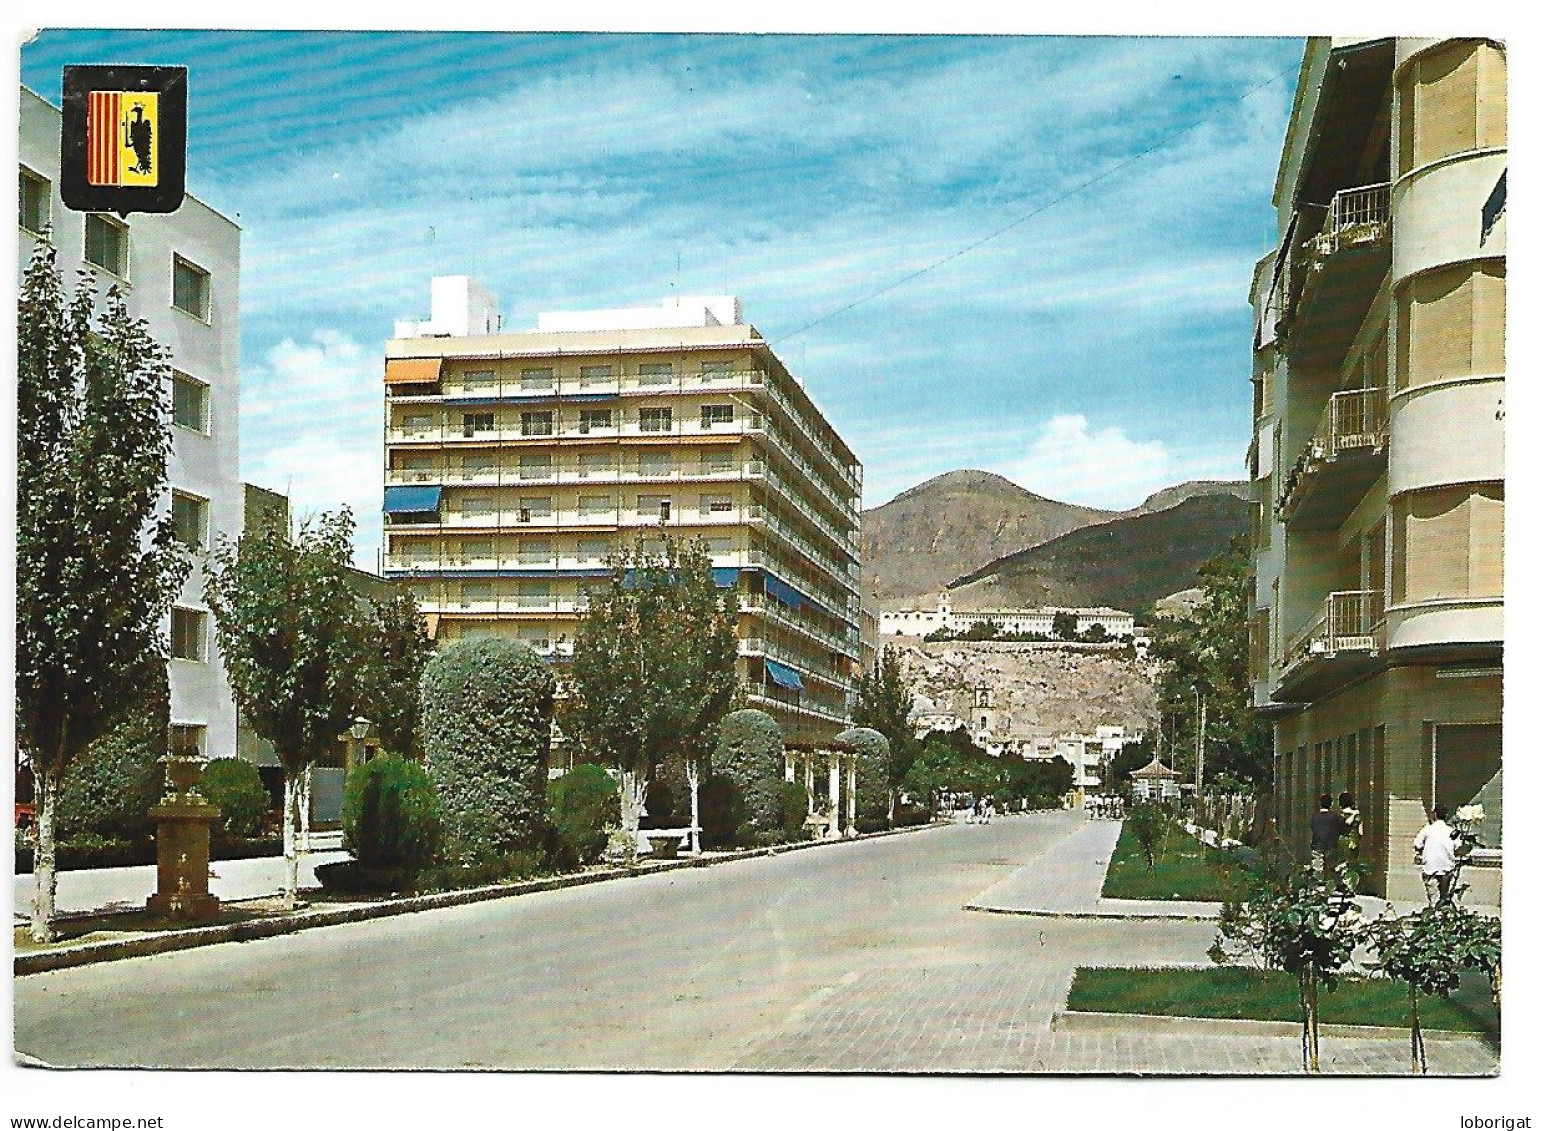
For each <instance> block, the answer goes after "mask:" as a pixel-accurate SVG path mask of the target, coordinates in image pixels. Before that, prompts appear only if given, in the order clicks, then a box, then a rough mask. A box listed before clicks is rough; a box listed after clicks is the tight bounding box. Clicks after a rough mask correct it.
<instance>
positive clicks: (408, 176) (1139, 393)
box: [21, 30, 1303, 566]
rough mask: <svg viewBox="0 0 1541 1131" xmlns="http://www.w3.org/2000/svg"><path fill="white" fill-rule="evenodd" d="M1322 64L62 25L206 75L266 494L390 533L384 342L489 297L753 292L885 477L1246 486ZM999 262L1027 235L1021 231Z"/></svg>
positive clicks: (1102, 485)
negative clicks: (1287, 207) (1305, 109)
mask: <svg viewBox="0 0 1541 1131" xmlns="http://www.w3.org/2000/svg"><path fill="white" fill-rule="evenodd" d="M1302 50H1303V42H1302V41H1300V40H1298V39H1270V38H1247V39H1237V38H1229V39H1227V38H1093V37H1014V36H975V37H964V36H829V35H813V36H784V35H776V36H772V35H642V34H626V35H621V34H555V33H538V34H502V33H495V34H473V33H418V32H369V33H320V32H303V33H277V32H180V33H179V32H165V31H161V32H132V33H130V32H103V31H86V30H67V31H45V32H42V33H41V34H40V35H39V36H37V37H36V38H35V39H34V40H32V41H31V42H29V43H27V44H26V45H25V46H24V47H23V50H22V58H21V77H22V81H23V82H24V83H25V84H26V85H27V86H29V87H31V88H32V89H33V90H35V91H37V92H38V93H39V94H41V95H43V96H44V97H45V98H47V99H49V100H50V101H52V102H54V103H55V104H57V102H58V99H59V86H60V70H61V68H62V66H63V65H64V64H66V63H95V62H102V63H106V62H142V63H178V64H185V65H186V66H187V67H188V68H189V154H188V185H189V190H190V191H191V192H192V193H193V194H194V195H196V196H198V197H199V198H200V199H202V200H204V201H205V202H207V203H209V204H211V205H212V206H214V207H215V208H217V209H219V210H220V211H222V212H224V213H226V214H227V215H229V216H231V217H232V218H234V219H236V220H237V221H238V222H239V224H240V225H241V229H242V246H241V255H242V268H241V281H240V285H241V421H240V429H241V437H240V441H241V474H242V478H243V479H245V480H247V481H250V482H255V483H258V484H260V485H263V486H266V487H270V488H274V489H277V490H281V491H286V492H288V493H289V494H290V496H291V499H292V501H293V503H294V506H295V508H296V510H297V511H299V512H302V513H303V512H307V511H314V510H318V509H322V508H331V507H335V506H338V505H341V504H346V505H348V506H350V507H351V508H352V509H353V511H354V513H355V515H356V516H357V518H358V520H359V532H358V540H357V560H358V561H359V563H360V564H362V565H365V566H373V565H374V564H375V552H376V550H377V549H378V547H379V542H380V517H379V509H380V498H381V460H382V445H381V436H380V427H381V417H382V409H381V404H382V385H381V373H382V370H383V360H382V359H383V344H384V342H385V341H386V340H387V339H388V338H389V337H390V336H391V333H392V326H393V322H394V321H395V320H396V319H398V318H414V317H426V316H427V314H428V285H429V279H430V277H431V276H433V275H435V274H443V275H453V274H468V275H471V276H473V277H475V278H476V279H478V280H479V281H481V282H482V283H484V284H485V285H487V286H488V287H489V288H491V290H492V291H493V292H494V293H495V294H496V295H497V296H498V297H499V300H500V304H501V308H502V311H503V314H504V325H505V326H506V327H508V328H510V329H526V328H529V327H531V326H533V325H534V323H535V320H536V316H537V315H538V313H539V312H541V311H546V310H571V309H592V308H603V307H616V306H643V305H656V304H658V303H659V302H661V301H662V300H663V299H665V298H666V297H668V296H670V295H673V294H734V295H737V296H738V297H739V298H740V299H741V300H742V302H743V307H744V312H745V316H746V318H747V320H748V321H749V322H751V323H752V324H753V325H754V326H755V327H756V328H757V329H758V330H759V331H760V333H761V334H762V335H763V336H764V337H765V338H767V339H768V340H769V341H770V342H771V344H772V347H773V348H774V349H775V350H776V352H777V353H778V354H779V355H780V356H781V357H782V359H783V360H784V361H785V362H786V363H787V364H788V366H789V367H790V368H791V370H792V371H793V372H794V373H795V374H796V375H797V376H798V377H799V378H800V379H801V380H802V381H803V382H804V383H805V385H806V387H807V389H808V391H809V392H810V394H811V395H812V396H813V398H814V400H815V401H816V402H817V403H818V405H819V406H820V407H821V408H822V409H823V411H824V412H825V414H826V415H827V416H828V417H829V419H830V420H831V422H832V423H833V424H834V426H835V427H836V428H837V429H838V430H839V431H840V433H841V435H842V436H843V437H844V438H845V439H846V441H847V442H848V443H849V444H850V445H851V447H852V449H853V450H854V451H855V452H856V454H857V456H858V457H859V458H860V459H861V460H862V462H863V463H864V465H865V480H866V489H865V500H864V503H865V505H866V506H868V507H871V506H875V505H878V504H880V503H883V502H885V501H887V500H888V499H890V498H892V497H893V496H894V495H895V494H897V493H898V492H900V491H902V490H905V489H907V488H909V487H912V486H914V485H915V484H917V483H920V482H921V481H923V480H925V479H927V478H929V477H931V476H933V475H937V474H940V473H942V472H945V471H950V470H954V469H957V468H980V469H983V470H987V471H993V472H997V473H999V474H1001V475H1004V476H1006V477H1008V478H1010V479H1012V480H1014V481H1016V482H1017V483H1019V484H1021V485H1022V486H1024V487H1026V488H1028V489H1029V490H1032V491H1035V492H1037V493H1039V494H1043V495H1047V496H1050V497H1052V498H1057V499H1062V500H1065V501H1068V502H1076V503H1083V504H1087V505H1092V506H1098V507H1109V508H1122V507H1129V506H1134V505H1136V504H1138V503H1139V502H1140V501H1141V500H1142V499H1143V498H1144V497H1145V496H1146V495H1148V494H1150V493H1151V492H1153V491H1155V490H1157V489H1159V488H1161V487H1164V486H1168V485H1171V484H1173V483H1177V482H1181V481H1183V480H1187V479H1196V478H1239V477H1241V475H1242V474H1243V473H1244V472H1243V456H1244V454H1245V451H1246V446H1247V442H1248V440H1249V438H1250V411H1251V391H1250V385H1249V377H1250V371H1251V370H1250V336H1251V333H1250V325H1251V320H1250V313H1249V310H1248V306H1247V289H1248V280H1249V278H1250V274H1251V270H1252V266H1253V264H1254V263H1255V261H1256V260H1257V259H1258V258H1259V257H1260V256H1262V255H1263V254H1265V253H1266V252H1267V251H1268V250H1269V249H1270V248H1271V246H1272V245H1273V243H1274V242H1275V227H1274V218H1273V213H1272V209H1271V206H1270V196H1271V193H1272V188H1273V181H1274V174H1275V171H1276V168H1277V164H1278V158H1279V151H1280V148H1281V145H1282V142H1283V134H1284V128H1285V125H1286V123H1287V121H1288V116H1289V106H1290V100H1291V98H1292V97H1293V91H1294V84H1295V77H1296V73H1297V70H1298V67H1299V62H1300V56H1301V52H1302ZM992 237H993V238H992Z"/></svg>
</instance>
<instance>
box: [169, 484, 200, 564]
mask: <svg viewBox="0 0 1541 1131" xmlns="http://www.w3.org/2000/svg"><path fill="white" fill-rule="evenodd" d="M171 525H172V529H173V530H174V531H175V532H176V539H177V541H178V542H180V543H182V545H184V546H187V547H188V548H189V549H193V550H201V549H203V547H204V543H206V542H207V541H208V537H209V501H208V500H207V499H200V498H198V497H197V496H196V495H184V494H182V492H180V491H173V492H171Z"/></svg>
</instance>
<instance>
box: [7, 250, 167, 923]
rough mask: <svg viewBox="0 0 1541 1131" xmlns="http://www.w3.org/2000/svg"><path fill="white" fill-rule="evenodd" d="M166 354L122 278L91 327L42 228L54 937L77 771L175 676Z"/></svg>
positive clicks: (43, 901) (26, 369) (37, 693)
mask: <svg viewBox="0 0 1541 1131" xmlns="http://www.w3.org/2000/svg"><path fill="white" fill-rule="evenodd" d="M169 377H170V373H169V369H168V355H167V353H166V351H165V350H164V349H163V348H162V347H161V346H159V345H158V344H157V343H156V342H155V341H154V339H152V338H151V337H150V334H149V332H148V330H147V329H146V327H145V324H144V322H143V321H142V320H139V319H135V318H132V317H130V315H129V312H128V308H127V306H126V305H125V304H124V301H123V296H122V295H121V293H120V292H119V291H118V289H117V288H116V287H113V288H111V289H109V290H108V292H107V295H106V301H105V303H104V305H103V309H102V311H101V313H100V316H99V317H97V318H96V319H95V326H94V328H93V297H92V288H91V285H90V284H89V283H88V282H82V284H81V285H80V286H77V288H76V290H75V293H74V295H73V296H72V297H68V298H67V297H66V295H65V291H64V285H63V282H62V280H61V278H60V274H59V271H58V269H57V266H56V261H55V253H54V248H53V247H52V245H50V244H48V243H46V242H40V243H39V245H38V249H37V251H36V252H35V253H34V254H33V257H32V260H31V262H30V263H29V264H28V267H27V270H26V273H25V275H24V277H23V279H22V286H21V293H20V298H19V301H18V304H17V429H16V471H17V483H18V487H19V490H18V491H17V497H16V621H15V623H16V699H17V720H16V721H17V727H16V729H17V744H18V748H19V752H20V753H21V754H23V755H24V756H25V757H26V759H27V762H28V764H29V765H30V767H31V770H32V774H33V778H34V781H35V783H36V800H37V826H38V827H37V849H36V855H35V860H34V866H33V874H34V877H35V883H36V896H35V898H34V900H33V910H32V923H31V934H32V938H33V939H35V940H36V941H38V942H46V941H49V940H51V939H52V938H53V917H54V907H55V903H54V896H55V885H56V868H55V864H56V859H57V857H56V844H55V819H56V815H57V806H58V799H59V791H60V786H61V784H62V782H63V779H64V774H65V772H66V771H67V770H68V769H69V768H70V766H71V765H72V764H73V763H74V762H75V761H76V760H78V759H79V758H81V757H82V756H83V755H84V754H85V752H86V751H87V750H89V749H90V747H91V744H92V743H93V742H95V741H96V740H98V739H100V738H102V737H103V736H105V735H107V734H108V733H109V732H110V731H111V730H112V729H113V728H114V727H115V726H116V725H117V724H118V723H120V722H121V721H122V720H123V719H124V718H125V717H126V716H127V715H128V714H129V713H130V712H131V711H132V710H133V708H134V705H135V704H136V703H138V702H139V701H140V700H141V699H142V696H143V693H144V688H145V687H147V686H151V685H152V683H151V681H153V680H155V679H158V678H164V669H165V664H166V660H167V652H168V639H167V636H166V633H165V629H164V621H165V617H166V616H167V613H168V612H169V610H170V606H171V603H172V601H173V600H174V599H175V597H176V594H177V592H178V591H179V590H180V589H181V586H182V583H183V581H184V580H185V579H186V576H187V570H188V568H189V563H188V560H187V558H186V556H185V554H184V553H183V552H182V551H181V549H180V547H179V546H178V545H177V543H176V541H175V538H174V535H173V528H172V523H171V518H170V515H169V514H167V513H165V512H161V513H159V514H157V508H158V507H159V506H160V504H162V503H163V502H164V500H165V498H166V461H167V458H168V456H169V455H170V452H171V429H170V420H169V419H168V411H167V404H166V387H167V385H168V384H169Z"/></svg>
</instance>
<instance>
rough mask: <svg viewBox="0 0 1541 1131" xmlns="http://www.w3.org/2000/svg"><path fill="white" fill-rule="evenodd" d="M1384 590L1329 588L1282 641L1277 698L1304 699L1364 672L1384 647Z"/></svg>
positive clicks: (1284, 699)
mask: <svg viewBox="0 0 1541 1131" xmlns="http://www.w3.org/2000/svg"><path fill="white" fill-rule="evenodd" d="M1385 641H1386V595H1385V593H1383V592H1382V591H1381V590H1379V589H1351V590H1343V591H1340V592H1337V593H1329V594H1328V595H1327V599H1326V600H1324V601H1323V602H1322V607H1321V611H1320V612H1319V613H1317V615H1316V617H1315V618H1314V619H1313V620H1312V621H1311V622H1310V623H1309V624H1308V625H1306V627H1305V628H1304V629H1303V630H1301V631H1300V632H1298V633H1296V634H1295V635H1294V636H1293V637H1291V638H1290V639H1289V641H1288V643H1286V644H1285V646H1284V656H1283V659H1282V662H1281V663H1280V678H1279V687H1278V689H1277V690H1275V691H1274V693H1273V698H1274V699H1275V700H1276V701H1278V702H1306V701H1309V700H1312V699H1315V698H1318V697H1319V696H1321V695H1322V694H1324V693H1326V692H1328V691H1331V690H1333V689H1335V688H1337V687H1339V686H1341V685H1342V684H1343V683H1344V682H1345V681H1347V680H1349V679H1352V678H1354V677H1356V676H1359V675H1361V674H1363V673H1364V672H1367V671H1369V670H1370V668H1372V667H1373V666H1374V665H1375V663H1376V661H1377V660H1378V659H1379V657H1380V655H1381V653H1382V652H1383V651H1384V650H1385Z"/></svg>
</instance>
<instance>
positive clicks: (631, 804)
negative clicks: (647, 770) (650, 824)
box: [621, 770, 647, 840]
mask: <svg viewBox="0 0 1541 1131" xmlns="http://www.w3.org/2000/svg"><path fill="white" fill-rule="evenodd" d="M646 804H647V776H646V775H645V774H639V773H637V772H636V771H635V770H622V771H621V828H622V830H623V831H625V832H627V833H629V834H630V835H631V837H632V839H633V840H635V839H636V835H637V829H639V828H640V827H641V826H642V810H643V808H644V807H645V806H646Z"/></svg>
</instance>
